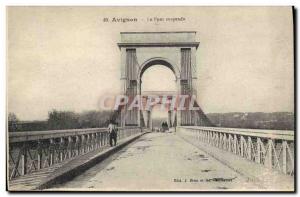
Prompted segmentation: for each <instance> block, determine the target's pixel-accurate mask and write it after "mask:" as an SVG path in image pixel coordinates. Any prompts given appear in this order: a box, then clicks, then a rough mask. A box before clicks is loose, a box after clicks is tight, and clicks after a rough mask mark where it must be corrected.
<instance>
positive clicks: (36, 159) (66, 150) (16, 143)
mask: <svg viewBox="0 0 300 197" xmlns="http://www.w3.org/2000/svg"><path fill="white" fill-rule="evenodd" d="M139 132H141V129H140V128H138V127H125V128H119V129H118V135H117V137H118V139H123V138H126V137H129V136H131V135H135V134H137V133H139ZM108 144H109V134H108V131H107V129H106V128H92V129H70V130H49V131H30V132H11V133H9V147H8V154H9V155H8V157H9V158H8V161H9V165H8V173H9V179H10V180H11V179H13V178H16V177H18V176H22V175H26V174H29V173H32V172H36V171H39V170H41V169H44V168H48V167H51V166H53V165H54V164H57V163H61V162H63V161H66V160H68V159H71V158H74V157H77V156H79V155H83V154H85V153H88V152H91V151H94V150H96V149H100V148H102V147H104V146H107V145H108Z"/></svg>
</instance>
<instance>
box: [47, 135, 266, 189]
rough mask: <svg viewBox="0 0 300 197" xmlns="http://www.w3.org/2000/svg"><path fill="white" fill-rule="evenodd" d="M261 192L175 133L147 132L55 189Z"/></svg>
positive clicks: (258, 186) (256, 186)
mask: <svg viewBox="0 0 300 197" xmlns="http://www.w3.org/2000/svg"><path fill="white" fill-rule="evenodd" d="M66 188H67V189H72V190H97V191H104V190H113V191H124V190H125V191H128V190H129V191H143V190H147V191H156V190H159V191H161V190H168V191H170V190H172V191H176V190H177V191H178V190H180V191H183V190H196V191H207V190H208V191H209V190H213V191H215V190H260V189H263V188H260V185H259V184H255V183H253V182H251V181H249V180H248V179H247V177H243V176H241V175H240V174H238V173H237V172H235V171H233V170H232V169H230V168H229V167H227V166H225V165H223V164H222V163H220V162H219V161H217V160H216V159H214V158H212V157H209V156H208V155H207V154H206V153H205V152H203V151H201V150H200V149H199V148H197V147H196V146H194V145H192V144H190V143H188V142H186V141H185V140H183V139H182V138H181V137H179V136H178V135H176V134H175V133H149V134H146V135H144V136H142V137H141V138H139V139H138V140H136V141H135V142H134V143H132V144H130V145H128V146H127V147H125V148H124V149H122V150H121V151H119V152H118V153H116V154H114V155H112V156H110V157H109V158H108V159H106V160H105V161H103V162H101V163H99V164H97V165H96V166H94V167H92V168H91V169H89V170H87V171H86V172H84V173H83V174H82V175H79V176H77V177H75V178H74V179H73V180H71V181H69V182H66V183H65V184H62V185H57V186H55V187H54V188H52V189H55V190H60V189H62V190H65V189H66Z"/></svg>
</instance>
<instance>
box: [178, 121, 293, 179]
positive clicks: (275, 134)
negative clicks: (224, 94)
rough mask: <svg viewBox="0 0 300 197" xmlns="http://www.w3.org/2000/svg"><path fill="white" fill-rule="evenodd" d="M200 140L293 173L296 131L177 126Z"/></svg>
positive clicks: (181, 130) (275, 168)
mask: <svg viewBox="0 0 300 197" xmlns="http://www.w3.org/2000/svg"><path fill="white" fill-rule="evenodd" d="M178 131H179V132H182V133H183V134H184V135H186V136H188V137H192V138H194V139H196V140H197V141H199V142H201V143H205V144H208V145H210V146H213V147H217V148H219V149H222V150H226V151H228V152H231V153H233V154H235V155H238V156H240V157H243V158H245V159H247V160H249V161H251V162H256V163H259V164H262V165H264V166H266V167H268V168H271V169H274V170H278V171H280V172H282V173H283V174H286V175H291V176H293V175H294V146H295V145H294V131H290V130H260V129H237V128H218V127H188V126H184V127H178Z"/></svg>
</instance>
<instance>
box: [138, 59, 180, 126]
mask: <svg viewBox="0 0 300 197" xmlns="http://www.w3.org/2000/svg"><path fill="white" fill-rule="evenodd" d="M176 92H177V86H176V76H175V74H174V71H173V70H172V69H171V68H170V67H168V66H166V65H160V64H156V65H151V66H150V67H148V68H147V69H145V70H144V71H143V72H142V75H141V94H142V95H159V96H163V95H169V94H176ZM146 121H147V120H146ZM163 122H165V123H167V124H168V126H170V123H169V114H168V110H167V109H166V108H162V106H161V104H157V105H155V106H154V107H153V108H152V110H151V121H150V123H149V124H151V125H150V126H149V127H150V128H153V129H158V128H161V126H162V123H163Z"/></svg>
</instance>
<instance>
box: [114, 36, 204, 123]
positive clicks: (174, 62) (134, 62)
mask: <svg viewBox="0 0 300 197" xmlns="http://www.w3.org/2000/svg"><path fill="white" fill-rule="evenodd" d="M195 36H196V32H194V31H180V32H121V42H120V43H118V46H119V49H120V51H121V65H120V66H121V81H122V92H123V94H124V95H128V96H129V97H134V96H135V95H140V94H141V83H142V81H141V78H142V75H143V73H144V72H145V70H147V69H148V68H149V67H151V66H153V65H157V64H160V65H164V66H166V67H168V68H169V69H171V70H172V71H173V73H174V75H175V77H176V87H177V92H178V94H182V95H197V92H196V91H197V87H196V80H197V66H196V51H197V48H198V46H199V42H196V40H195ZM175 113H176V112H175ZM141 116H142V113H141V112H140V111H138V110H137V109H136V110H131V111H127V110H126V107H125V109H124V110H123V112H121V125H122V126H129V125H132V126H133V125H141V124H142V123H141V119H142V118H143V117H141ZM176 122H177V125H195V120H194V115H193V112H191V111H188V110H186V111H180V112H177V121H176Z"/></svg>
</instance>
